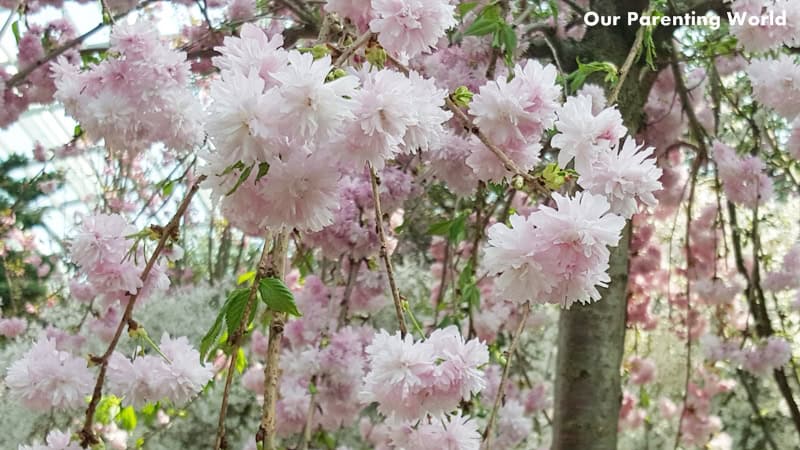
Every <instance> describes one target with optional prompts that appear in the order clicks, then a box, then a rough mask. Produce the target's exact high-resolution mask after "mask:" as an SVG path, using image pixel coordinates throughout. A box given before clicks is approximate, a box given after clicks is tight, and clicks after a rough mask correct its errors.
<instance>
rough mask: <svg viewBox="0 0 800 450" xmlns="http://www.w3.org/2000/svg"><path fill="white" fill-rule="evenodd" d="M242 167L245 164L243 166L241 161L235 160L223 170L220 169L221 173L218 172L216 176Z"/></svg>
mask: <svg viewBox="0 0 800 450" xmlns="http://www.w3.org/2000/svg"><path fill="white" fill-rule="evenodd" d="M244 167H245V166H244V163H243V162H241V161H236V162H235V163H233V164H231V165H230V166H228V167H226V168H225V170H223V171H222V173H218V174H217V176H219V177H221V176H225V175H227V174H229V173H231V172H233V171H234V170H242V169H244Z"/></svg>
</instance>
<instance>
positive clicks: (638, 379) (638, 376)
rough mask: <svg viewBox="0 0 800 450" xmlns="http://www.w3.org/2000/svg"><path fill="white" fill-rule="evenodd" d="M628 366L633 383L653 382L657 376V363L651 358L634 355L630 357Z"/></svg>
mask: <svg viewBox="0 0 800 450" xmlns="http://www.w3.org/2000/svg"><path fill="white" fill-rule="evenodd" d="M628 367H629V370H630V374H631V383H633V384H638V385H641V384H648V383H652V382H653V380H654V379H655V377H656V363H655V361H653V360H652V359H650V358H641V357H639V356H632V357H630V358H629V359H628Z"/></svg>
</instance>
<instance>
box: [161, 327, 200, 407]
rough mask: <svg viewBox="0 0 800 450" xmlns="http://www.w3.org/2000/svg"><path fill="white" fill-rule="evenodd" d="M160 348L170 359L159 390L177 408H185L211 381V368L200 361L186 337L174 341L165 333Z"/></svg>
mask: <svg viewBox="0 0 800 450" xmlns="http://www.w3.org/2000/svg"><path fill="white" fill-rule="evenodd" d="M159 346H160V347H161V351H162V352H163V353H164V355H166V356H167V358H169V362H168V363H167V364H166V369H167V372H168V375H167V376H166V377H165V379H162V380H161V385H160V387H159V389H160V390H161V391H162V392H163V395H164V397H166V398H168V399H169V400H170V401H172V403H174V404H175V405H176V406H179V407H180V406H183V405H185V404H186V403H187V402H188V401H189V400H191V399H192V398H194V396H195V395H197V393H198V392H200V390H202V389H203V387H204V386H205V385H206V383H208V381H209V380H210V379H211V377H212V376H213V372H212V370H211V366H210V365H209V364H207V363H206V364H204V363H203V362H202V361H201V360H200V352H198V351H197V350H196V349H195V348H194V347H192V346H191V345H190V344H189V339H188V338H186V337H185V336H182V337H178V338H174V339H172V338H170V337H169V335H168V334H167V333H164V334H163V335H162V336H161V342H160V345H159Z"/></svg>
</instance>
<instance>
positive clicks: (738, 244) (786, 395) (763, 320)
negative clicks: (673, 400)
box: [728, 201, 800, 434]
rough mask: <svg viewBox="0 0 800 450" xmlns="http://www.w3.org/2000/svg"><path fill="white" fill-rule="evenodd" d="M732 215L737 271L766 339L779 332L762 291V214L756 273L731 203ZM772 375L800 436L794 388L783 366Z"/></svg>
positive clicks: (754, 237) (756, 245) (754, 238)
mask: <svg viewBox="0 0 800 450" xmlns="http://www.w3.org/2000/svg"><path fill="white" fill-rule="evenodd" d="M728 215H729V216H730V217H729V218H728V220H729V221H730V223H731V230H732V231H731V232H732V236H731V241H732V243H733V255H734V259H735V260H736V268H737V270H738V271H739V273H740V274H741V275H742V277H744V279H745V281H746V283H747V286H746V288H745V297H746V298H747V304H748V306H749V308H750V313H751V314H752V315H753V319H754V320H755V322H756V334H757V335H758V337H759V338H761V339H766V338H769V337H770V336H772V335H774V334H775V332H774V330H773V328H772V321H771V319H770V317H769V312H768V311H767V306H766V304H765V303H764V302H763V301H762V300H763V292H762V291H761V281H760V274H759V259H758V251H759V247H760V244H759V242H760V237H759V235H758V215H757V212H754V216H753V222H754V223H753V229H752V230H751V231H752V233H751V238H752V241H753V247H754V249H753V256H754V257H753V269H752V272H751V271H749V270H747V266H746V265H745V262H744V252H743V247H742V236H741V232H740V229H739V225H738V219H737V217H736V206H735V205H734V204H733V203H732V202H730V201H729V202H728ZM759 292H762V293H761V295H759ZM772 375H773V377H774V378H775V383H776V384H777V385H778V390H779V391H780V393H781V395H782V396H783V399H784V400H785V401H786V404H787V406H788V407H789V413H790V414H791V416H792V423H793V424H794V427H795V429H796V430H797V432H798V434H800V408H798V405H797V401H796V400H795V399H794V393H793V392H792V387H791V385H790V384H789V380H788V378H787V377H786V373H785V372H784V370H783V368H782V367H781V368H777V369H775V370H773V371H772Z"/></svg>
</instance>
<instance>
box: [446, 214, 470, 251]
mask: <svg viewBox="0 0 800 450" xmlns="http://www.w3.org/2000/svg"><path fill="white" fill-rule="evenodd" d="M466 235H467V215H466V213H463V212H462V213H461V214H459V215H458V216H457V217H456V218H455V219H453V222H452V223H451V224H450V229H449V230H448V232H447V238H448V239H449V240H450V242H452V243H453V244H457V243H459V242H461V241H462V240H464V237H466Z"/></svg>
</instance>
